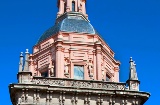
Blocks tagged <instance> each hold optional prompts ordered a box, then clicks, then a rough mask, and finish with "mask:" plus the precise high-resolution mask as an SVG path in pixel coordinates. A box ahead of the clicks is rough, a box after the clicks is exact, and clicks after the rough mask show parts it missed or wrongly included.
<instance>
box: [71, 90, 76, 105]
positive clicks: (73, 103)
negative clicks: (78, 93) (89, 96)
mask: <svg viewBox="0 0 160 105" xmlns="http://www.w3.org/2000/svg"><path fill="white" fill-rule="evenodd" d="M71 103H72V105H75V99H74V93H73V96H72V99H71Z"/></svg>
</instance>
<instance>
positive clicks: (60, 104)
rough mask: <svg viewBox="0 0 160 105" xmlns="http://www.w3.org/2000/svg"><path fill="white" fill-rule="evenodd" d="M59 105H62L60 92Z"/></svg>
mask: <svg viewBox="0 0 160 105" xmlns="http://www.w3.org/2000/svg"><path fill="white" fill-rule="evenodd" d="M59 105H62V92H60V95H59Z"/></svg>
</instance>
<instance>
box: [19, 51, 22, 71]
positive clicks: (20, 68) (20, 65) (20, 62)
mask: <svg viewBox="0 0 160 105" xmlns="http://www.w3.org/2000/svg"><path fill="white" fill-rule="evenodd" d="M22 69H23V52H21V53H20V60H19V72H22Z"/></svg>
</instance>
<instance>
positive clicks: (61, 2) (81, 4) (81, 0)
mask: <svg viewBox="0 0 160 105" xmlns="http://www.w3.org/2000/svg"><path fill="white" fill-rule="evenodd" d="M72 2H75V5H76V7H75V12H81V13H82V14H84V15H85V16H86V17H88V15H87V14H86V6H85V4H86V0H58V4H57V5H58V8H59V12H58V17H59V16H61V15H63V14H64V13H65V12H70V11H72Z"/></svg>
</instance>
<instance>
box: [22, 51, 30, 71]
mask: <svg viewBox="0 0 160 105" xmlns="http://www.w3.org/2000/svg"><path fill="white" fill-rule="evenodd" d="M23 71H29V51H28V49H26V52H25V63H24V70H23Z"/></svg>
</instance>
